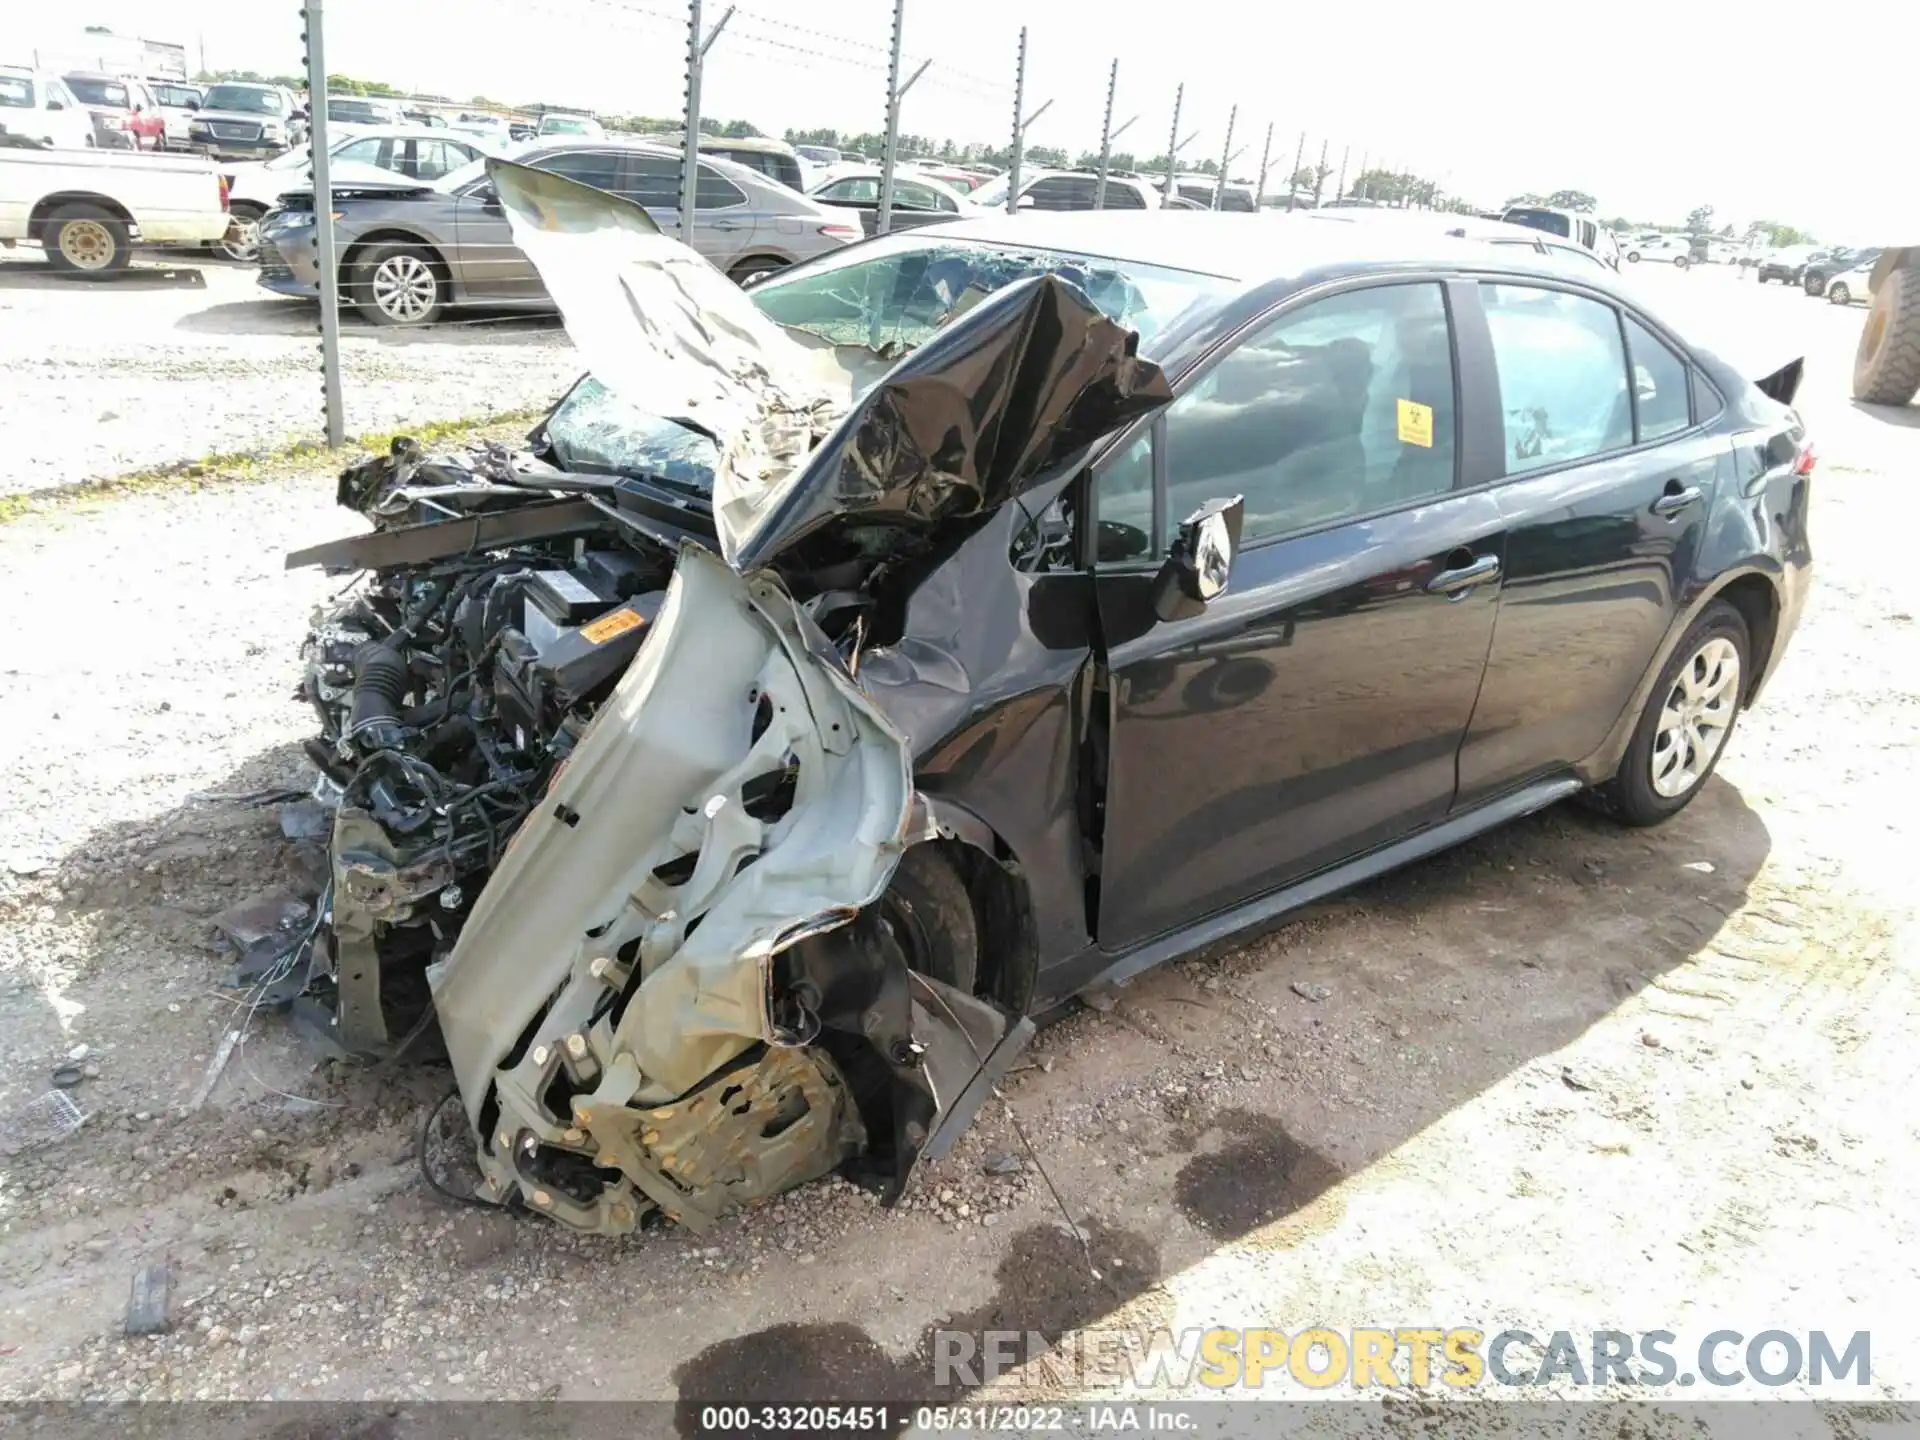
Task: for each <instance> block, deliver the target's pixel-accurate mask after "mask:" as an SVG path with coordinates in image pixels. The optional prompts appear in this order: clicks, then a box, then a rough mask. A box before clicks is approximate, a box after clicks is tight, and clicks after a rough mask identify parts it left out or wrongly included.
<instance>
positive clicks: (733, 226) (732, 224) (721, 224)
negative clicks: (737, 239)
mask: <svg viewBox="0 0 1920 1440" xmlns="http://www.w3.org/2000/svg"><path fill="white" fill-rule="evenodd" d="M713 228H714V229H716V230H744V229H746V228H747V227H746V226H745V225H743V224H741V223H740V222H739V221H738V220H715V221H714V222H713Z"/></svg>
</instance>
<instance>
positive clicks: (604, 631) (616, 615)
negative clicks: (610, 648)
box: [580, 610, 646, 645]
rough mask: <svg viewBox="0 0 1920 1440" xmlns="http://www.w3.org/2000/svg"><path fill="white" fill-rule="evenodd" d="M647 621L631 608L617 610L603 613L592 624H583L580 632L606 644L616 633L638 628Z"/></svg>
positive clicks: (597, 642) (624, 632)
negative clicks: (606, 613)
mask: <svg viewBox="0 0 1920 1440" xmlns="http://www.w3.org/2000/svg"><path fill="white" fill-rule="evenodd" d="M645 623H646V622H645V621H644V620H642V619H641V618H640V617H639V616H638V615H637V614H635V613H634V612H633V611H631V610H616V611H614V612H613V613H612V614H611V615H602V616H601V617H600V618H599V619H598V620H596V621H594V622H593V623H592V624H591V625H582V626H581V627H580V633H581V634H582V635H584V636H586V637H587V639H589V640H591V641H592V642H593V643H594V644H596V645H604V644H606V643H607V641H609V640H611V639H613V637H614V636H616V635H624V634H626V633H627V631H629V630H637V629H639V628H640V627H641V626H642V625H644V624H645Z"/></svg>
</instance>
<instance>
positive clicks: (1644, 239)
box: [1624, 232, 1693, 270]
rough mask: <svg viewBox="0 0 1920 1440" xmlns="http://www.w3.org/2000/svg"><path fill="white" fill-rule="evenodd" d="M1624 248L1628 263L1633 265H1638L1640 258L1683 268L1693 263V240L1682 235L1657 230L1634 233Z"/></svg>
mask: <svg viewBox="0 0 1920 1440" xmlns="http://www.w3.org/2000/svg"><path fill="white" fill-rule="evenodd" d="M1624 248H1625V250H1626V252H1627V261H1628V263H1629V264H1633V265H1638V264H1639V263H1640V262H1641V261H1642V260H1663V261H1666V262H1668V263H1670V264H1672V265H1673V266H1675V267H1676V268H1677V269H1681V270H1684V269H1686V268H1687V266H1689V265H1691V264H1692V263H1693V242H1692V241H1691V240H1689V239H1687V237H1686V236H1684V235H1663V234H1659V233H1657V232H1654V233H1649V234H1645V235H1636V236H1634V237H1633V239H1631V240H1629V241H1627V243H1626V245H1625V247H1624Z"/></svg>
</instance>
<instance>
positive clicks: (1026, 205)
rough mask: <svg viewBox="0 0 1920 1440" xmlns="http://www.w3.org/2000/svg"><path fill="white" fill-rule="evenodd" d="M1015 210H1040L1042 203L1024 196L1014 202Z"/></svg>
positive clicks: (1029, 196)
mask: <svg viewBox="0 0 1920 1440" xmlns="http://www.w3.org/2000/svg"><path fill="white" fill-rule="evenodd" d="M1013 208H1014V209H1016V210H1038V209H1039V208H1040V202H1039V201H1038V200H1035V199H1034V198H1033V196H1031V195H1022V196H1021V197H1020V198H1019V199H1018V200H1017V201H1015V202H1014V206H1013Z"/></svg>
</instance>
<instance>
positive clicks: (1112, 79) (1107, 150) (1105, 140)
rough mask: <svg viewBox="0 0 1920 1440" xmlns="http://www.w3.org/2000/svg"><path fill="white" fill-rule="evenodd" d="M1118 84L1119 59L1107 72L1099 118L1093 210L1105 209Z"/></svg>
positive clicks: (1116, 57)
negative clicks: (1104, 107) (1103, 106)
mask: <svg viewBox="0 0 1920 1440" xmlns="http://www.w3.org/2000/svg"><path fill="white" fill-rule="evenodd" d="M1119 84H1120V57H1119V56H1118V55H1116V56H1114V57H1113V64H1112V66H1110V67H1109V68H1108V70H1107V110H1106V114H1105V115H1103V116H1101V118H1100V174H1099V178H1098V179H1096V180H1095V181H1094V182H1093V208H1094V209H1096V210H1104V209H1106V208H1107V161H1108V160H1109V159H1111V158H1112V156H1113V92H1114V90H1115V89H1116V88H1117V87H1118V86H1119Z"/></svg>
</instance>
